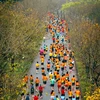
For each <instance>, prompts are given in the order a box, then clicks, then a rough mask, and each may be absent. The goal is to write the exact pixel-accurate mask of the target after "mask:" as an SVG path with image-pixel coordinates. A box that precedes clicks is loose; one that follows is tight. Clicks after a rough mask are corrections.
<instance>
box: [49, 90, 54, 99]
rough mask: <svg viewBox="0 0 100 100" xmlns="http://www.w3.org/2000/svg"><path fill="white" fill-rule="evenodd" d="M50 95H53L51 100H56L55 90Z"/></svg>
mask: <svg viewBox="0 0 100 100" xmlns="http://www.w3.org/2000/svg"><path fill="white" fill-rule="evenodd" d="M50 95H51V97H50V98H51V100H54V98H55V92H54V90H51V93H50Z"/></svg>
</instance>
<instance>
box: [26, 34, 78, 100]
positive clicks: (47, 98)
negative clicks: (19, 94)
mask: <svg viewBox="0 0 100 100" xmlns="http://www.w3.org/2000/svg"><path fill="white" fill-rule="evenodd" d="M51 43H52V38H51V35H50V33H48V35H47V36H46V40H45V42H42V43H41V47H42V48H43V46H44V44H46V45H47V46H48V51H49V47H50V44H51ZM64 45H65V46H66V47H68V43H67V42H65V43H64ZM41 47H40V48H41ZM48 58H49V52H47V55H46V57H45V61H44V67H45V71H46V74H47V75H48V72H47V70H46V64H47V60H48ZM37 61H38V62H39V63H40V64H41V61H40V56H39V53H38V55H37V56H36V58H35V59H34V62H33V64H32V67H31V68H30V70H29V75H33V76H34V79H35V78H36V77H38V78H39V79H40V83H41V84H43V83H42V75H41V67H42V66H40V69H39V73H38V74H37V73H36V67H35V64H36V62H37ZM66 70H67V71H69V68H68V67H67V69H66ZM66 70H64V71H65V72H66ZM60 74H61V70H60ZM73 75H76V71H75V70H73V71H72V72H71V74H70V77H69V79H71V78H72V76H73ZM28 91H29V92H30V84H29V86H28ZM54 91H55V93H56V94H57V95H58V96H59V97H60V96H61V95H60V94H59V93H58V89H57V84H55V86H54ZM50 92H51V87H50V81H49V80H48V81H47V84H46V86H45V88H44V91H43V98H42V100H50ZM73 92H74V91H73ZM35 94H37V92H35ZM65 97H66V98H68V91H66V95H65ZM30 98H31V100H33V99H32V97H30ZM40 100H41V99H40Z"/></svg>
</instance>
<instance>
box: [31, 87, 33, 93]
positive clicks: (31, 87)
mask: <svg viewBox="0 0 100 100" xmlns="http://www.w3.org/2000/svg"><path fill="white" fill-rule="evenodd" d="M32 93H34V87H33V86H32V87H31V94H32Z"/></svg>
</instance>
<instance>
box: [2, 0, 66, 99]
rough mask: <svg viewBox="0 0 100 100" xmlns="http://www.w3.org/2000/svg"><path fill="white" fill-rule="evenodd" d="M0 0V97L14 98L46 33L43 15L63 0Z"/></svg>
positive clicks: (58, 5)
mask: <svg viewBox="0 0 100 100" xmlns="http://www.w3.org/2000/svg"><path fill="white" fill-rule="evenodd" d="M0 1H1V2H0V100H16V98H17V97H18V96H19V95H20V94H21V91H23V90H24V89H23V87H22V86H23V84H22V78H23V77H24V75H25V74H26V72H27V71H28V70H29V68H30V67H31V64H32V62H33V60H34V57H35V56H36V55H37V53H38V50H39V47H40V45H41V41H42V39H43V36H44V35H45V34H46V33H45V29H46V25H45V23H44V22H45V19H46V17H45V16H46V14H47V12H48V11H51V12H53V11H56V10H57V9H58V8H60V7H61V4H62V3H63V2H64V1H65V0H62V1H61V0H58V1H56V0H52V1H50V0H46V1H45V0H14V1H13V0H0Z"/></svg>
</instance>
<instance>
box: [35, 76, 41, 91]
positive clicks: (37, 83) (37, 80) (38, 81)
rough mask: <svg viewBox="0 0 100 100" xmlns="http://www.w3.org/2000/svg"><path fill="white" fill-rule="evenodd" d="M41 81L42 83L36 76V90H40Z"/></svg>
mask: <svg viewBox="0 0 100 100" xmlns="http://www.w3.org/2000/svg"><path fill="white" fill-rule="evenodd" d="M39 83H40V80H39V79H38V77H36V79H35V87H36V91H37V90H38V86H39Z"/></svg>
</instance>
